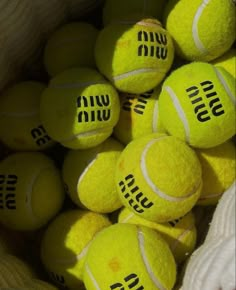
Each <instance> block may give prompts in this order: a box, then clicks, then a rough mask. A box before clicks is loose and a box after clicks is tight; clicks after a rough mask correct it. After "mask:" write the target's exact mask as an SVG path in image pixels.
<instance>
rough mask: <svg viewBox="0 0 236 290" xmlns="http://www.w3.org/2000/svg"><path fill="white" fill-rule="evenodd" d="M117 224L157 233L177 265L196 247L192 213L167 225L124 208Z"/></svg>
mask: <svg viewBox="0 0 236 290" xmlns="http://www.w3.org/2000/svg"><path fill="white" fill-rule="evenodd" d="M118 222H119V223H130V224H136V225H143V226H147V227H149V228H152V229H154V230H156V231H158V232H159V233H160V234H161V235H162V237H163V238H164V239H165V241H166V242H167V243H168V245H169V247H170V249H171V251H172V253H173V255H174V257H175V260H176V262H177V263H182V262H183V261H184V260H185V259H186V258H187V257H188V256H189V255H190V254H191V253H192V252H193V250H194V248H195V245H196V238H197V230H196V227H195V219H194V215H193V214H192V212H189V213H188V214H186V215H185V216H183V217H182V218H179V219H177V220H174V221H170V222H168V223H155V222H151V221H149V220H146V219H144V218H142V217H140V216H138V215H136V214H134V213H133V212H132V211H130V210H129V209H128V208H126V207H124V208H123V209H122V210H121V211H120V213H119V216H118Z"/></svg>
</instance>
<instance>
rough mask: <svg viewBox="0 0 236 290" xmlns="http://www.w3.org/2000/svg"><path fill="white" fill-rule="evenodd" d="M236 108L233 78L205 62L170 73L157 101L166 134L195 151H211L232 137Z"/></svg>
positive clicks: (194, 63)
mask: <svg viewBox="0 0 236 290" xmlns="http://www.w3.org/2000/svg"><path fill="white" fill-rule="evenodd" d="M235 104H236V98H235V79H234V77H233V76H232V75H230V74H229V73H228V72H227V71H226V70H225V69H223V68H220V67H217V68H216V67H215V66H214V65H212V64H209V63H204V62H193V63H190V64H186V65H184V66H182V67H180V68H178V69H176V70H175V71H173V72H172V73H171V74H170V75H169V76H168V77H167V78H166V79H165V81H164V83H163V86H162V92H161V94H160V98H159V110H160V117H161V120H162V123H163V126H164V127H165V129H166V130H167V131H168V133H169V134H170V135H173V136H176V137H178V138H180V139H182V140H185V141H186V142H187V143H189V144H190V145H191V146H193V147H197V148H210V147H214V146H217V145H219V144H222V143H224V142H225V141H227V140H228V139H230V138H231V137H232V136H234V134H235V132H236V126H235Z"/></svg>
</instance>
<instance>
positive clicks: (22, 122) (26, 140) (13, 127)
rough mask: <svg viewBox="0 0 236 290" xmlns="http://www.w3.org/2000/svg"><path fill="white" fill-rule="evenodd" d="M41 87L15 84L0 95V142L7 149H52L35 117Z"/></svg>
mask: <svg viewBox="0 0 236 290" xmlns="http://www.w3.org/2000/svg"><path fill="white" fill-rule="evenodd" d="M45 87H46V85H44V84H43V83H40V82H36V81H26V82H19V83H16V84H14V85H13V86H12V87H9V88H8V89H6V90H5V91H3V93H2V94H1V97H0V139H1V140H2V142H3V143H4V144H5V145H6V146H7V147H9V148H11V149H13V150H17V151H28V150H30V151H31V150H32V151H36V150H43V149H46V148H48V147H50V146H52V145H54V143H55V142H53V141H52V140H51V138H50V137H49V136H48V134H47V132H46V130H45V128H44V127H43V125H42V123H41V120H40V116H39V107H40V98H41V94H42V92H43V90H44V89H45Z"/></svg>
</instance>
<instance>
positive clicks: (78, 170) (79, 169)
mask: <svg viewBox="0 0 236 290" xmlns="http://www.w3.org/2000/svg"><path fill="white" fill-rule="evenodd" d="M123 149H124V146H123V145H122V144H120V142H118V141H116V140H115V139H113V138H111V137H110V138H108V139H107V140H106V141H104V142H103V143H102V144H100V145H98V146H96V147H94V148H90V149H84V150H70V151H69V152H68V153H67V155H66V157H65V159H64V163H63V168H62V175H63V180H64V182H65V184H66V187H67V188H68V194H69V195H70V197H71V199H72V200H73V201H74V203H76V204H77V205H78V206H80V207H85V208H87V209H89V210H92V211H94V212H98V213H110V212H113V211H115V210H117V209H118V208H120V207H121V206H122V203H121V201H120V198H119V195H118V193H117V189H116V183H115V170H116V163H117V160H118V158H119V156H120V154H121V152H122V150H123Z"/></svg>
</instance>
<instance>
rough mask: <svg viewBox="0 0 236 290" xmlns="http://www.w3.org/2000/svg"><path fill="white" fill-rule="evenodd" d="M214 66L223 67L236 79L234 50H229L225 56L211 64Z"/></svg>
mask: <svg viewBox="0 0 236 290" xmlns="http://www.w3.org/2000/svg"><path fill="white" fill-rule="evenodd" d="M211 63H212V64H214V65H215V66H219V67H223V68H224V69H225V70H227V71H228V72H229V73H230V74H231V75H232V76H233V77H234V78H236V49H235V48H231V49H230V50H228V51H227V52H226V53H225V54H223V55H222V56H220V57H218V58H217V59H215V60H214V61H212V62H211Z"/></svg>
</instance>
